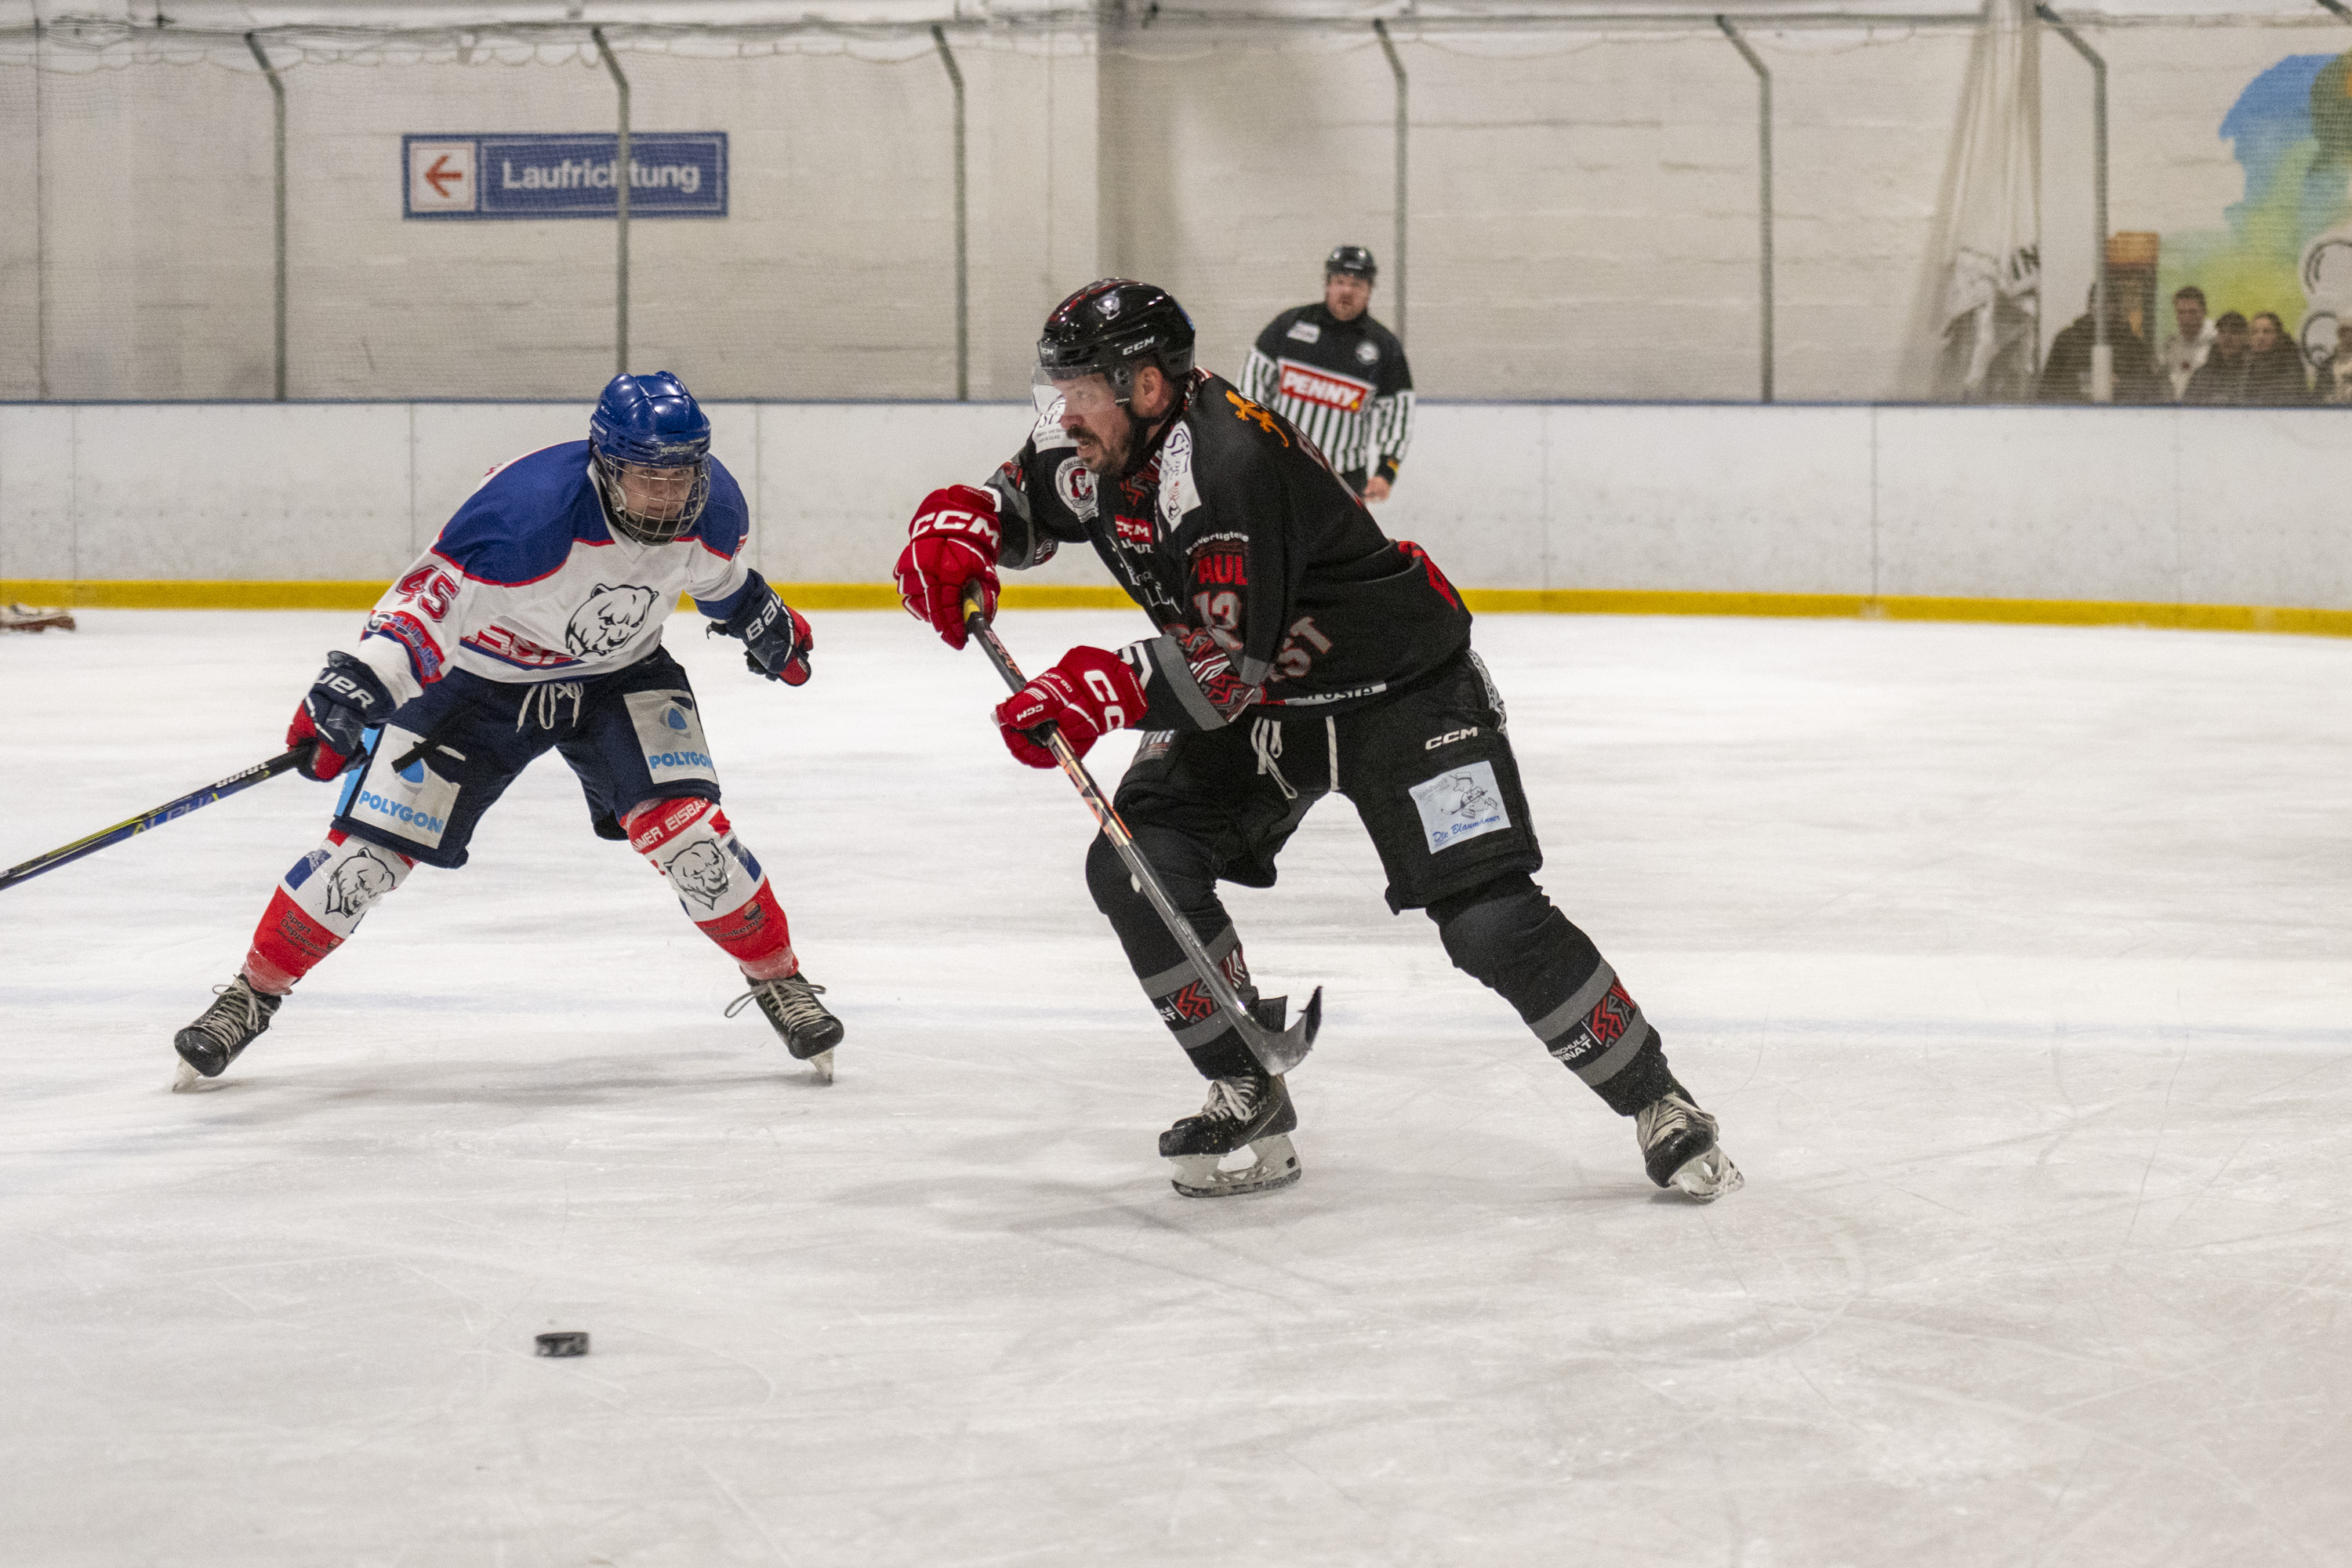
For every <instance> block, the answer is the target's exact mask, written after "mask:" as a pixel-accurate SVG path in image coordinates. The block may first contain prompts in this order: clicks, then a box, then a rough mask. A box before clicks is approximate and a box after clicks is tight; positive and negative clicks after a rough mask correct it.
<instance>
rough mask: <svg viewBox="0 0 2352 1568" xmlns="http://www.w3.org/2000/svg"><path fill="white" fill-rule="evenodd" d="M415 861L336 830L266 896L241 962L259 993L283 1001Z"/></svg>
mask: <svg viewBox="0 0 2352 1568" xmlns="http://www.w3.org/2000/svg"><path fill="white" fill-rule="evenodd" d="M415 867H416V862H415V861H414V860H411V859H410V858H408V857H407V856H405V855H402V854H398V853H396V852H394V851H393V850H390V849H386V848H383V847H381V846H378V845H374V844H370V843H367V842H366V841H364V840H362V839H358V838H353V837H351V836H350V835H349V834H346V833H343V832H341V830H338V831H336V832H333V833H330V834H328V835H327V841H326V842H325V843H324V844H322V845H320V847H318V848H316V849H313V850H311V851H310V853H309V854H308V855H305V856H303V857H302V858H300V859H299V860H297V861H295V862H294V864H293V865H292V866H291V867H289V868H288V870H287V872H286V875H285V876H283V877H281V878H279V879H278V887H277V889H276V891H274V892H272V893H271V894H270V895H269V908H268V910H264V911H263V912H262V916H261V923H260V924H259V925H257V926H256V927H255V928H254V931H253V947H252V949H251V951H249V952H247V953H246V955H245V978H246V980H247V983H249V984H251V985H252V986H253V988H254V989H255V990H256V991H266V992H268V994H271V995H272V996H283V995H285V994H287V993H288V992H289V991H291V990H292V989H294V983H295V982H296V981H298V980H299V979H301V978H302V976H304V975H305V974H308V973H310V971H311V970H312V969H314V968H316V967H317V966H318V963H319V961H320V959H322V958H324V957H326V956H327V954H329V953H331V952H334V951H335V949H337V948H339V947H341V946H342V945H343V941H344V939H345V938H346V937H349V936H350V935H351V934H352V932H353V931H357V930H359V928H360V921H361V920H362V917H364V916H365V915H366V914H367V912H368V910H371V909H373V907H374V906H375V901H376V900H378V899H381V898H383V896H384V895H385V894H386V893H389V892H391V891H392V890H393V889H394V888H397V887H398V886H400V884H401V883H402V882H403V881H404V880H405V879H407V876H408V873H409V872H410V871H412V870H414V869H415Z"/></svg>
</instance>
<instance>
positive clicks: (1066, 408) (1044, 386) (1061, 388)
mask: <svg viewBox="0 0 2352 1568" xmlns="http://www.w3.org/2000/svg"><path fill="white" fill-rule="evenodd" d="M1029 396H1030V400H1031V401H1032V402H1034V403H1035V404H1036V405H1037V415H1038V417H1039V418H1041V419H1053V420H1059V419H1061V418H1062V417H1063V416H1064V415H1066V414H1070V415H1076V416H1077V417H1078V418H1080V419H1101V418H1105V417H1107V416H1108V415H1109V414H1110V412H1111V410H1112V409H1114V408H1117V407H1118V405H1119V402H1118V394H1117V393H1116V392H1114V391H1112V390H1111V384H1110V377H1108V376H1107V375H1104V374H1101V373H1100V372H1099V371H1088V372H1087V373H1086V374H1083V375H1078V376H1075V377H1071V378H1069V379H1066V380H1063V381H1056V380H1055V379H1054V376H1053V373H1052V372H1050V371H1048V370H1046V369H1045V367H1044V366H1043V365H1040V366H1039V367H1038V368H1037V372H1036V374H1034V375H1033V376H1032V377H1030V381H1029Z"/></svg>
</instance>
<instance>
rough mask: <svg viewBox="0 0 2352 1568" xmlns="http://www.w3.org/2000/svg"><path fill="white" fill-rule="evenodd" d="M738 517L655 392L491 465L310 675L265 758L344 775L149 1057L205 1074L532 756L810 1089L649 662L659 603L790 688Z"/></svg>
mask: <svg viewBox="0 0 2352 1568" xmlns="http://www.w3.org/2000/svg"><path fill="white" fill-rule="evenodd" d="M750 523H751V514H750V510H749V509H748V508H747V507H746V505H745V503H744V500H743V491H742V489H741V487H740V486H739V485H738V484H737V483H736V482H735V479H734V477H733V476H732V475H730V474H729V473H728V471H727V470H726V468H724V467H722V466H721V465H720V464H719V460H718V459H717V458H713V457H712V456H711V455H710V421H709V418H708V417H707V416H705V415H704V414H703V412H702V410H701V409H700V408H699V407H698V405H696V403H695V401H694V399H693V397H692V396H691V395H688V392H687V390H686V388H685V387H684V386H683V385H681V384H679V382H678V380H677V377H676V376H673V375H671V374H668V373H667V372H663V373H661V374H655V375H619V376H615V377H614V378H613V381H612V383H611V384H609V385H607V386H606V387H605V388H604V395H603V397H602V398H601V399H599V401H598V402H597V405H596V411H595V413H594V415H593V416H592V417H591V419H590V421H589V426H588V439H587V440H585V441H567V442H564V443H563V444H562V445H560V446H555V447H546V448H544V449H542V450H541V451H537V452H533V453H530V455H528V456H526V457H522V458H517V459H515V460H514V461H513V462H511V463H509V464H506V465H505V466H503V467H501V468H496V469H493V470H492V471H491V473H490V476H489V477H488V479H485V480H484V481H483V482H482V485H481V488H480V489H477V490H476V491H475V492H474V494H473V495H472V497H471V498H470V499H468V500H467V502H466V504H465V505H463V506H461V507H459V508H458V509H457V515H456V516H455V517H453V518H451V519H450V520H449V523H448V526H447V527H446V528H444V529H443V530H442V531H441V536H440V538H439V539H437V540H436V541H435V542H434V544H433V547H432V548H431V549H430V550H428V551H426V552H425V554H424V556H423V557H422V558H420V559H419V560H418V561H417V563H416V564H415V567H413V568H412V569H411V570H410V571H409V572H408V573H406V574H404V575H403V576H402V578H401V579H400V581H399V582H397V583H395V584H394V585H393V586H392V589H391V590H390V591H389V592H388V593H386V594H385V595H384V596H383V599H382V600H381V601H380V602H379V603H378V604H377V605H376V607H375V611H374V613H373V614H372V615H371V616H369V617H368V620H367V625H366V627H365V629H364V631H363V632H362V636H361V637H360V639H359V641H358V644H357V646H356V647H353V648H351V649H346V650H338V651H336V652H333V653H331V654H329V655H328V656H327V666H326V668H324V669H322V670H320V672H319V677H318V679H317V680H316V681H315V682H314V683H313V684H312V685H311V687H310V692H309V694H308V695H307V696H305V697H304V699H303V700H302V705H301V707H299V709H297V710H295V714H294V720H293V722H292V724H291V725H290V726H289V729H288V731H287V734H286V742H287V744H288V745H289V746H302V745H308V746H310V748H311V753H310V763H309V764H308V766H307V768H306V770H305V771H307V772H308V773H310V776H312V777H313V778H318V779H332V778H335V777H337V776H338V775H340V774H342V773H346V772H347V771H348V772H351V773H352V776H351V778H350V779H349V781H348V782H347V783H346V784H344V786H343V792H342V795H341V801H340V803H339V804H338V805H337V808H336V814H335V817H334V821H333V823H332V825H331V827H330V829H329V831H328V834H327V837H326V841H325V842H324V843H323V844H321V845H320V846H319V847H317V848H316V849H313V850H311V851H310V853H309V854H307V855H305V856H303V857H302V858H300V859H299V860H297V861H296V862H294V865H293V866H292V868H290V869H289V870H288V871H287V873H286V875H285V877H284V878H283V879H280V881H279V882H278V888H277V890H276V891H275V892H274V893H272V894H271V895H270V900H269V907H268V910H267V911H266V912H265V913H264V914H263V915H262V917H261V923H260V925H259V926H258V927H257V929H256V930H255V931H254V934H253V945H252V948H251V950H250V951H249V952H247V954H246V958H245V963H244V964H243V966H242V967H240V968H239V970H238V971H237V973H236V977H235V978H234V979H233V980H231V981H230V982H229V983H228V984H226V986H223V987H221V988H220V991H219V993H218V994H217V995H216V996H215V1000H214V1002H213V1004H212V1005H211V1006H209V1007H207V1008H205V1010H204V1012H203V1014H202V1015H201V1016H198V1017H197V1018H196V1020H195V1022H194V1023H193V1024H191V1025H189V1026H187V1027H186V1028H184V1029H182V1030H181V1031H180V1032H179V1034H178V1036H177V1037H175V1039H174V1041H173V1044H174V1046H175V1047H176V1048H177V1049H178V1052H179V1057H180V1062H179V1068H178V1073H179V1078H178V1081H177V1083H176V1085H175V1087H177V1088H182V1089H186V1088H193V1087H195V1086H196V1085H199V1084H201V1083H203V1082H204V1081H205V1079H214V1078H217V1077H219V1076H220V1074H221V1072H222V1070H223V1069H224V1068H226V1067H227V1066H228V1064H229V1063H230V1062H232V1061H234V1060H236V1057H237V1055H238V1053H240V1052H241V1051H243V1050H244V1049H245V1048H246V1047H247V1046H248V1045H250V1044H251V1043H252V1042H253V1040H254V1038H255V1037H257V1036H258V1035H259V1034H260V1033H261V1032H262V1031H263V1030H265V1029H267V1028H268V1027H269V1024H270V1020H271V1018H272V1017H274V1016H276V1014H277V1012H278V1008H279V1007H280V1006H281V1005H283V1004H284V1002H285V999H286V996H287V994H288V993H289V992H290V991H291V990H292V989H293V987H294V984H295V982H296V981H298V980H299V979H301V978H302V976H303V975H304V974H306V973H309V972H310V970H311V968H313V967H314V966H315V965H316V964H317V963H319V962H320V960H321V959H323V958H325V957H326V956H327V955H328V954H329V953H331V952H334V951H335V949H337V948H338V947H341V945H342V944H343V942H345V941H347V940H348V939H349V938H350V937H351V935H352V932H353V931H356V930H357V929H358V927H359V923H360V921H361V920H362V917H364V916H365V915H366V913H367V911H368V910H370V909H371V908H373V906H374V905H375V903H376V902H377V901H378V900H381V899H383V897H384V896H385V895H386V894H388V893H390V892H392V891H393V890H394V889H396V888H398V887H399V886H400V884H401V883H402V882H403V881H404V880H405V879H407V877H408V874H409V872H410V871H412V870H414V869H415V868H416V867H417V866H419V865H426V866H438V867H444V868H451V869H455V868H457V867H460V866H463V865H464V864H465V863H466V854H467V841H468V840H469V839H470V838H471V837H472V836H473V832H474V828H475V826H476V825H477V824H478V823H479V822H480V820H481V818H482V814H483V813H484V812H486V811H488V809H489V808H490V806H491V805H494V804H496V802H497V801H498V798H499V795H501V794H503V793H504V792H505V790H506V788H507V786H508V785H509V784H511V783H512V782H513V781H514V779H515V777H516V775H517V774H519V773H521V772H522V770H523V769H524V767H526V766H527V765H529V764H530V763H531V762H532V761H533V760H534V759H535V758H537V757H538V756H540V755H541V753H542V752H548V751H551V750H552V751H554V752H557V753H558V754H560V755H561V756H562V758H563V760H564V762H565V763H568V764H570V766H571V768H572V773H575V774H577V775H578V777H579V779H580V784H581V788H582V789H583V792H584V793H585V795H586V796H587V803H588V811H589V816H590V818H591V821H592V823H593V826H594V828H595V831H596V833H597V835H598V837H604V838H612V839H626V840H627V841H628V842H629V844H630V846H631V847H633V848H635V850H637V851H638V852H639V853H640V854H642V855H644V856H645V857H646V859H647V860H648V861H650V862H651V863H652V864H653V867H654V868H655V869H656V870H657V871H659V872H660V873H661V874H662V876H663V877H664V878H665V879H667V881H668V883H669V887H670V889H671V890H672V891H673V892H674V893H675V894H676V895H677V900H678V903H679V905H680V907H682V908H683V909H684V910H686V913H687V916H688V919H690V920H692V921H694V923H695V924H696V925H697V926H698V927H699V928H700V929H701V931H703V933H704V934H705V935H707V936H709V938H710V940H711V941H712V942H716V943H717V944H718V945H719V947H720V948H721V949H723V950H724V951H725V952H726V953H727V954H728V956H730V958H732V959H733V960H734V961H735V962H736V963H737V964H738V965H739V966H740V968H741V970H742V972H743V977H744V979H745V981H746V982H748V983H749V985H750V990H749V991H748V992H747V993H746V994H744V995H742V996H741V997H739V998H738V999H737V1002H736V1005H735V1006H734V1007H730V1008H729V1009H728V1014H729V1016H730V1017H731V1016H733V1015H734V1013H735V1011H736V1010H737V1008H740V1007H741V1006H742V1005H745V1004H747V1003H756V1004H757V1005H758V1006H759V1009H760V1011H761V1014H762V1015H764V1016H766V1018H767V1019H768V1022H769V1023H770V1024H771V1025H772V1026H774V1028H775V1031H776V1033H777V1034H778V1035H779V1036H780V1037H782V1040H783V1042H784V1046H785V1048H786V1049H787V1050H789V1051H790V1052H791V1053H792V1055H793V1057H795V1058H800V1059H802V1060H804V1061H808V1062H810V1063H811V1064H812V1065H813V1066H814V1068H815V1070H816V1073H817V1075H818V1077H820V1078H821V1079H825V1080H827V1081H830V1080H831V1079H832V1077H833V1050H834V1047H835V1045H836V1044H838V1043H839V1042H840V1040H841V1038H842V1034H843V1030H842V1026H841V1023H840V1021H839V1020H838V1019H836V1018H835V1017H834V1016H832V1015H831V1014H830V1013H828V1012H827V1011H826V1010H825V1008H824V1004H823V1003H821V1002H819V1001H818V1000H817V999H816V996H817V993H819V992H820V991H822V990H823V989H824V988H823V987H822V986H818V985H814V984H810V982H809V980H808V978H807V977H806V976H805V975H803V973H801V969H800V961H799V960H798V958H797V957H795V956H794V954H793V944H792V933H791V931H789V929H788V928H787V926H786V924H785V920H784V911H783V908H782V905H780V904H779V903H778V902H777V900H776V894H775V890H774V889H773V888H772V887H771V886H770V885H769V882H768V879H767V876H766V874H765V873H764V872H763V871H762V870H761V867H760V862H759V861H758V860H757V859H756V858H753V856H752V854H751V851H750V850H749V849H747V848H745V847H744V846H743V844H742V842H741V841H740V839H738V838H737V837H736V836H735V831H734V828H733V827H732V826H730V823H729V822H728V820H727V814H726V812H725V811H723V810H722V809H721V808H720V805H719V773H718V770H717V768H716V767H715V765H714V764H713V763H712V762H711V758H710V753H709V747H708V746H707V745H706V743H705V742H704V740H703V736H702V720H701V717H700V714H699V712H698V708H697V705H696V702H695V700H694V691H693V689H692V687H691V686H690V685H689V684H688V681H687V678H686V671H685V669H684V668H682V667H681V666H680V665H679V664H678V662H677V660H676V659H674V658H671V657H670V656H669V654H668V653H667V651H665V650H664V648H663V647H662V623H663V622H664V621H665V620H666V619H667V616H668V615H669V612H670V610H671V608H672V607H673V606H675V605H677V601H678V595H680V594H681V593H685V594H691V595H693V596H694V601H695V604H696V606H697V607H698V608H699V609H700V610H701V611H702V613H703V614H704V615H705V616H709V618H710V621H711V623H712V624H711V627H710V629H711V630H713V631H717V632H723V633H725V634H726V635H727V636H729V637H738V638H740V639H741V640H742V642H743V644H744V647H745V654H744V661H745V663H746V664H747V665H749V666H750V668H751V670H752V672H753V673H755V674H758V675H762V676H765V677H767V678H768V679H772V680H781V681H782V682H784V683H785V684H786V685H788V686H798V685H800V684H802V683H803V681H805V680H807V679H808V678H809V651H810V648H811V647H812V646H813V641H814V639H813V637H812V636H811V634H810V631H809V626H808V623H807V622H806V621H804V620H803V619H802V618H801V616H800V615H799V614H798V613H797V612H795V611H793V609H791V608H790V607H788V606H787V605H785V604H784V602H783V601H782V599H781V598H779V597H777V595H776V593H775V590H773V589H772V588H771V587H769V585H768V584H767V583H766V581H765V580H764V579H762V578H761V575H760V574H759V573H757V572H755V571H753V570H751V568H750V567H749V566H747V565H746V564H745V563H743V561H742V559H741V555H742V549H743V542H744V539H745V536H746V535H747V533H748V531H749V529H750Z"/></svg>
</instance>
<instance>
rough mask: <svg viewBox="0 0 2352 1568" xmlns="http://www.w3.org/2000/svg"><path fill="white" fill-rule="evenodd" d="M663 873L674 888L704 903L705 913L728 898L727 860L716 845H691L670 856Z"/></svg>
mask: <svg viewBox="0 0 2352 1568" xmlns="http://www.w3.org/2000/svg"><path fill="white" fill-rule="evenodd" d="M662 869H663V870H664V871H666V872H667V873H668V875H669V885H670V886H671V887H673V888H676V889H677V890H678V891H679V892H681V893H689V894H692V895H693V896H694V897H695V898H698V899H699V900H702V905H703V908H705V909H711V910H715V909H717V908H718V907H719V900H720V899H721V898H722V897H724V896H725V895H726V892H727V857H725V856H724V855H721V854H720V853H719V846H718V845H716V844H711V843H708V842H705V843H701V844H689V845H688V846H687V847H685V848H683V849H681V850H679V851H678V852H677V854H675V855H673V856H671V857H670V858H669V859H668V861H667V863H666V864H665V865H664V866H663V867H662Z"/></svg>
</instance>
